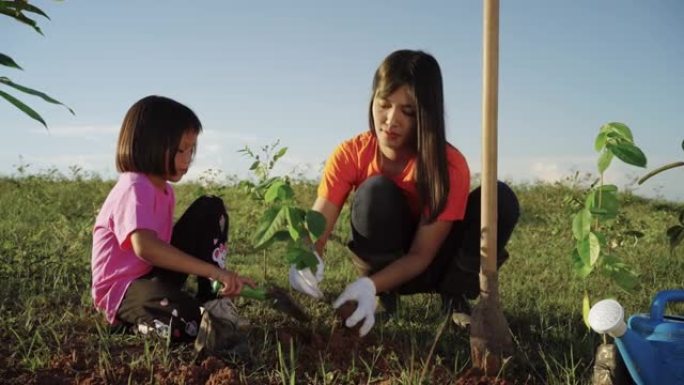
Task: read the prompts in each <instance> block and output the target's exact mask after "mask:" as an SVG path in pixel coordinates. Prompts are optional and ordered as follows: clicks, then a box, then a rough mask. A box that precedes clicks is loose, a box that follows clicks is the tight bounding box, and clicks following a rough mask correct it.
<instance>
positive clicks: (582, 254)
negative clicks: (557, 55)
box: [572, 122, 646, 323]
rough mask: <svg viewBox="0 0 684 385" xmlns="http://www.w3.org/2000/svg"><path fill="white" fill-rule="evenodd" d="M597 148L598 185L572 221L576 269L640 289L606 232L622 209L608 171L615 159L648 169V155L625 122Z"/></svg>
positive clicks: (604, 134)
mask: <svg viewBox="0 0 684 385" xmlns="http://www.w3.org/2000/svg"><path fill="white" fill-rule="evenodd" d="M594 147H595V149H596V151H597V152H599V153H600V155H599V158H598V172H599V175H600V179H599V182H598V184H596V185H594V186H593V187H591V189H590V190H589V192H588V194H587V197H586V199H585V201H584V205H583V206H582V207H581V209H580V210H579V212H577V213H576V214H575V216H574V218H573V221H572V234H573V237H574V238H575V241H576V243H575V248H574V249H573V250H572V261H573V267H574V270H575V272H576V273H578V274H579V276H580V277H582V278H583V279H585V280H586V279H587V278H588V277H589V275H590V274H591V273H592V272H594V271H597V272H598V273H600V274H603V275H605V276H607V277H608V278H610V279H611V280H612V281H613V282H615V283H616V284H617V285H618V286H619V287H621V288H622V289H624V290H627V291H631V290H634V289H635V288H636V286H637V283H638V281H637V274H636V273H635V272H634V271H633V270H632V269H631V267H629V266H628V265H627V264H626V263H625V262H624V261H622V260H621V259H620V258H618V257H617V256H616V255H615V252H614V247H613V245H614V243H613V242H612V241H611V238H610V236H611V234H608V233H606V232H605V231H604V230H605V229H606V227H607V226H606V225H607V224H608V223H609V222H611V221H613V220H614V219H615V218H616V217H617V216H618V212H619V208H620V203H619V200H618V188H617V186H615V185H611V184H604V182H603V177H604V173H605V171H606V170H607V169H608V167H609V166H610V164H611V162H612V160H613V158H614V157H616V158H618V159H620V160H621V161H623V162H625V163H627V164H630V165H633V166H637V167H645V166H646V156H645V155H644V153H643V152H642V151H641V150H640V149H639V147H637V146H636V145H635V144H634V138H633V136H632V132H631V130H630V129H629V127H627V126H626V125H625V124H623V123H617V122H611V123H607V124H604V125H603V126H602V127H601V129H600V131H599V134H598V136H597V137H596V141H595V145H594ZM589 304H590V301H589V294H588V292H587V289H586V288H585V291H584V299H583V315H584V320H585V323H586V322H587V316H588V313H589V306H590V305H589Z"/></svg>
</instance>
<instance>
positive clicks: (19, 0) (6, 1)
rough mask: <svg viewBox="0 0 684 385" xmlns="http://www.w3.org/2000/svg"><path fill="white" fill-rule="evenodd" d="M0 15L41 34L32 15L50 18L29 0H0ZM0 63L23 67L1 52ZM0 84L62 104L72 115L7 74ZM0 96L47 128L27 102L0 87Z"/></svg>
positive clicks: (6, 65) (14, 67) (44, 95)
mask: <svg viewBox="0 0 684 385" xmlns="http://www.w3.org/2000/svg"><path fill="white" fill-rule="evenodd" d="M0 15H4V16H7V17H10V18H12V19H14V20H16V21H18V22H19V23H22V24H25V25H27V26H29V27H31V28H33V29H34V30H35V31H36V32H38V33H39V34H41V35H43V31H41V29H40V27H38V23H37V22H36V21H35V20H34V19H32V17H35V16H41V17H44V18H46V19H48V20H50V17H48V15H47V14H46V13H45V12H43V11H42V10H41V9H40V8H38V7H36V6H34V5H32V4H29V2H28V1H26V0H0ZM0 65H2V66H5V67H8V68H13V69H17V70H22V71H23V68H21V66H20V65H19V64H17V62H16V61H14V59H12V58H11V57H10V56H8V55H6V54H4V53H1V52H0ZM0 86H3V87H4V88H5V89H7V88H11V89H12V90H13V91H19V92H22V93H24V94H28V95H31V96H36V97H39V98H41V99H43V100H44V101H46V102H48V103H52V104H58V105H61V106H64V107H65V108H66V109H67V110H69V112H71V114H72V115H74V111H73V110H72V109H71V108H69V107H68V106H66V105H65V104H63V103H62V102H60V101H58V100H56V99H54V98H52V97H50V96H49V95H47V94H45V93H44V92H41V91H37V90H34V89H32V88H29V87H26V86H23V85H21V84H17V83H15V82H13V81H12V80H11V79H10V78H8V77H7V76H0ZM0 97H1V98H3V99H5V100H6V101H7V102H9V103H10V104H12V105H13V106H15V107H16V108H17V109H19V110H20V111H22V112H23V113H25V114H26V115H28V116H29V117H30V118H32V119H34V120H36V121H38V122H40V123H41V124H42V125H43V126H45V128H47V123H46V122H45V120H44V119H43V117H42V116H41V115H40V114H39V113H38V112H36V110H34V109H33V108H31V107H29V106H28V105H27V104H25V103H24V102H23V101H21V100H20V99H18V98H17V97H15V96H13V95H12V94H10V93H8V92H6V91H5V90H3V89H2V88H0Z"/></svg>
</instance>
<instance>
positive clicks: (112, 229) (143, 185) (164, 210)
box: [91, 172, 175, 323]
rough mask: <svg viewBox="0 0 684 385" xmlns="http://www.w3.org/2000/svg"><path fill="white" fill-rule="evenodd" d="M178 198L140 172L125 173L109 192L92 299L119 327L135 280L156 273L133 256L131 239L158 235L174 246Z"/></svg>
mask: <svg viewBox="0 0 684 385" xmlns="http://www.w3.org/2000/svg"><path fill="white" fill-rule="evenodd" d="M174 206H175V196H174V193H173V188H172V187H171V185H170V184H168V183H166V184H165V186H164V189H159V188H157V187H155V186H154V185H153V184H152V181H150V179H149V178H148V177H147V176H145V175H144V174H140V173H132V172H125V173H123V174H121V175H120V176H119V180H118V181H117V182H116V185H114V188H113V189H112V191H110V193H109V195H108V196H107V199H106V200H105V202H104V204H103V205H102V208H101V209H100V213H99V214H98V216H97V219H95V227H94V228H93V254H92V260H91V270H92V275H93V283H92V296H93V304H94V305H95V308H97V309H98V310H101V311H103V312H104V313H105V315H106V317H107V321H109V322H110V323H115V322H116V313H117V310H118V309H119V305H120V304H121V300H122V299H123V297H124V294H125V293H126V290H128V286H129V285H130V284H131V282H133V280H135V279H137V278H140V277H142V276H143V275H145V274H147V273H149V272H150V271H151V270H152V265H151V264H150V263H148V262H147V261H145V260H143V259H142V258H139V257H138V256H137V255H135V253H134V252H133V248H132V247H131V240H130V236H131V234H132V233H133V231H135V230H139V229H146V230H152V231H154V232H155V233H157V237H158V238H159V239H161V240H162V241H164V242H167V243H169V242H170V241H171V231H172V229H173V209H174Z"/></svg>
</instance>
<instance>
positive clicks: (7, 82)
mask: <svg viewBox="0 0 684 385" xmlns="http://www.w3.org/2000/svg"><path fill="white" fill-rule="evenodd" d="M0 83H2V84H5V85H7V86H10V87H12V88H15V89H17V90H19V91H21V92H24V93H27V94H29V95H33V96H38V97H39V98H41V99H43V100H45V101H46V102H48V103H52V104H59V105H60V106H64V107H65V108H66V109H67V110H69V112H71V114H72V115H74V111H73V110H72V109H71V108H69V107H68V106H66V105H65V104H64V103H62V102H60V101H58V100H55V99H53V98H51V97H50V96H48V95H47V94H45V93H43V92H40V91H36V90H34V89H32V88H28V87H25V86H22V85H21V84H17V83H14V82H12V81H11V80H10V79H9V78H6V77H4V76H0Z"/></svg>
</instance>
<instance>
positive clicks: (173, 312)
mask: <svg viewBox="0 0 684 385" xmlns="http://www.w3.org/2000/svg"><path fill="white" fill-rule="evenodd" d="M201 130H202V125H201V124H200V121H199V119H198V118H197V116H196V115H195V114H194V112H192V110H190V109H189V108H188V107H186V106H184V105H182V104H180V103H178V102H176V101H174V100H171V99H169V98H165V97H160V96H148V97H146V98H143V99H141V100H139V101H138V102H136V103H135V104H134V105H133V106H132V107H131V108H130V109H129V110H128V113H127V114H126V116H125V118H124V121H123V124H122V126H121V131H120V133H119V140H118V145H117V154H116V167H117V170H118V171H119V172H120V173H121V175H120V176H119V179H118V181H117V183H116V185H115V186H114V188H113V189H112V191H111V192H110V193H109V195H108V196H107V199H106V200H105V202H104V204H103V205H102V208H101V209H100V213H99V214H98V216H97V219H96V220H95V226H94V229H93V252H92V266H91V268H92V275H93V278H92V296H93V303H94V305H95V307H96V308H97V309H98V310H101V311H103V312H104V313H105V316H106V318H107V321H109V322H110V323H112V324H114V323H117V322H123V323H124V324H130V325H142V326H143V327H144V326H147V327H149V328H151V329H152V330H156V331H157V332H160V333H161V334H162V335H163V336H168V334H167V333H170V337H171V340H173V341H189V340H192V339H194V337H195V336H196V335H197V329H198V326H199V321H200V302H199V301H198V300H196V299H195V298H193V297H191V296H190V295H188V294H187V293H185V292H183V291H182V290H181V288H182V286H183V284H184V282H185V278H186V277H187V274H193V275H196V276H198V277H205V278H210V279H213V280H217V281H219V282H221V283H222V284H223V289H222V290H221V292H220V294H221V295H224V296H234V295H237V294H239V293H240V290H241V289H242V286H243V285H245V284H247V285H250V286H251V285H253V282H252V281H251V280H250V279H248V278H243V277H241V276H239V275H238V274H236V273H233V272H230V271H227V270H224V269H222V268H220V267H219V266H217V264H214V263H211V262H210V261H211V256H209V257H207V256H203V255H200V256H197V255H195V256H193V255H189V254H188V253H186V252H184V251H181V250H180V249H178V248H176V247H174V246H172V245H171V244H170V241H171V238H172V236H173V237H174V238H175V239H184V238H186V237H183V236H180V235H179V234H178V233H177V232H178V231H187V230H185V229H186V228H188V226H183V227H182V228H180V229H176V228H174V226H173V211H174V205H175V197H174V192H173V188H172V187H171V184H169V183H168V182H178V181H180V180H181V178H182V177H183V175H185V173H187V171H188V168H189V167H190V163H191V162H192V159H193V156H194V154H195V149H196V146H197V136H198V135H199V133H200V131H201ZM191 207H192V206H191ZM216 212H219V213H220V210H219V211H216ZM219 215H220V214H219ZM215 219H216V220H217V221H218V222H219V225H220V222H221V220H223V225H224V228H222V229H221V230H222V231H226V232H227V226H228V223H227V221H228V218H227V215H226V216H225V218H215ZM197 225H198V226H199V225H200V224H197ZM189 227H192V226H189ZM222 241H223V239H222ZM214 242H216V243H219V242H218V238H216V239H215V240H214ZM215 246H216V247H217V248H219V249H220V248H221V246H223V245H222V244H221V245H218V244H217V245H215ZM186 250H189V248H186ZM207 259H208V260H207Z"/></svg>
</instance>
